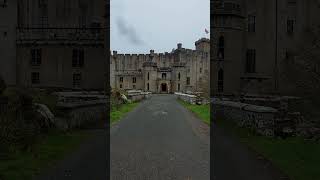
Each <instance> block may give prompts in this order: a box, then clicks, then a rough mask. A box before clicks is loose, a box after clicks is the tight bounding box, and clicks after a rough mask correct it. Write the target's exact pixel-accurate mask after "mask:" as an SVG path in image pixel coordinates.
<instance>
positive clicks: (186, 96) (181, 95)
mask: <svg viewBox="0 0 320 180" xmlns="http://www.w3.org/2000/svg"><path fill="white" fill-rule="evenodd" d="M174 94H175V95H176V96H177V98H178V99H181V100H183V101H186V102H188V103H190V104H195V103H196V100H197V96H195V95H191V94H184V93H179V92H175V93H174Z"/></svg>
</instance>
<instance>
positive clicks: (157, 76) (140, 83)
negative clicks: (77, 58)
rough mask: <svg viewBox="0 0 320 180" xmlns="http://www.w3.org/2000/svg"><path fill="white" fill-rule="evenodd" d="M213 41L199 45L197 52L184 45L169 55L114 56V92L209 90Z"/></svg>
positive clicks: (112, 65)
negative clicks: (211, 43) (115, 90)
mask: <svg viewBox="0 0 320 180" xmlns="http://www.w3.org/2000/svg"><path fill="white" fill-rule="evenodd" d="M209 73H210V40H209V39H206V38H201V39H199V40H198V41H196V42H195V50H192V49H186V48H183V47H182V44H181V43H179V44H178V45H177V49H174V50H173V51H172V52H170V53H168V52H165V53H155V52H154V50H150V54H117V51H113V54H111V55H110V84H111V88H112V89H120V90H131V89H137V90H138V89H139V90H142V91H148V92H153V93H173V92H199V91H201V92H203V91H209V83H210V81H209Z"/></svg>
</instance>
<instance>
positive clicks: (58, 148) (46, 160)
mask: <svg viewBox="0 0 320 180" xmlns="http://www.w3.org/2000/svg"><path fill="white" fill-rule="evenodd" d="M88 137H89V135H88V134H87V133H85V132H82V131H78V132H72V133H66V134H62V133H56V132H55V133H49V135H47V136H46V137H43V138H42V140H41V142H39V143H38V144H36V145H35V146H34V148H33V151H32V152H15V153H12V154H11V155H10V156H9V158H8V160H0V179H1V180H21V179H24V180H31V179H32V177H33V175H35V174H37V173H38V172H39V171H40V170H43V169H44V168H47V167H50V166H51V165H53V164H54V163H55V162H57V161H58V160H60V159H63V158H64V157H65V156H66V155H67V154H68V153H70V152H72V151H73V150H74V149H76V148H77V147H78V146H79V145H80V144H81V142H83V140H84V139H86V138H88Z"/></svg>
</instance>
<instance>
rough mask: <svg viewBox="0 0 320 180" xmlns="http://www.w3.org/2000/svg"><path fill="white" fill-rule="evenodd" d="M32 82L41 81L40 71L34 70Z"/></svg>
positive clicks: (37, 82)
mask: <svg viewBox="0 0 320 180" xmlns="http://www.w3.org/2000/svg"><path fill="white" fill-rule="evenodd" d="M31 83H32V84H39V83H40V73H39V72H32V73H31Z"/></svg>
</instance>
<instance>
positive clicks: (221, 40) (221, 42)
mask: <svg viewBox="0 0 320 180" xmlns="http://www.w3.org/2000/svg"><path fill="white" fill-rule="evenodd" d="M217 56H218V58H219V59H222V60H223V59H224V37H223V36H220V37H219V42H218V54H217Z"/></svg>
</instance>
